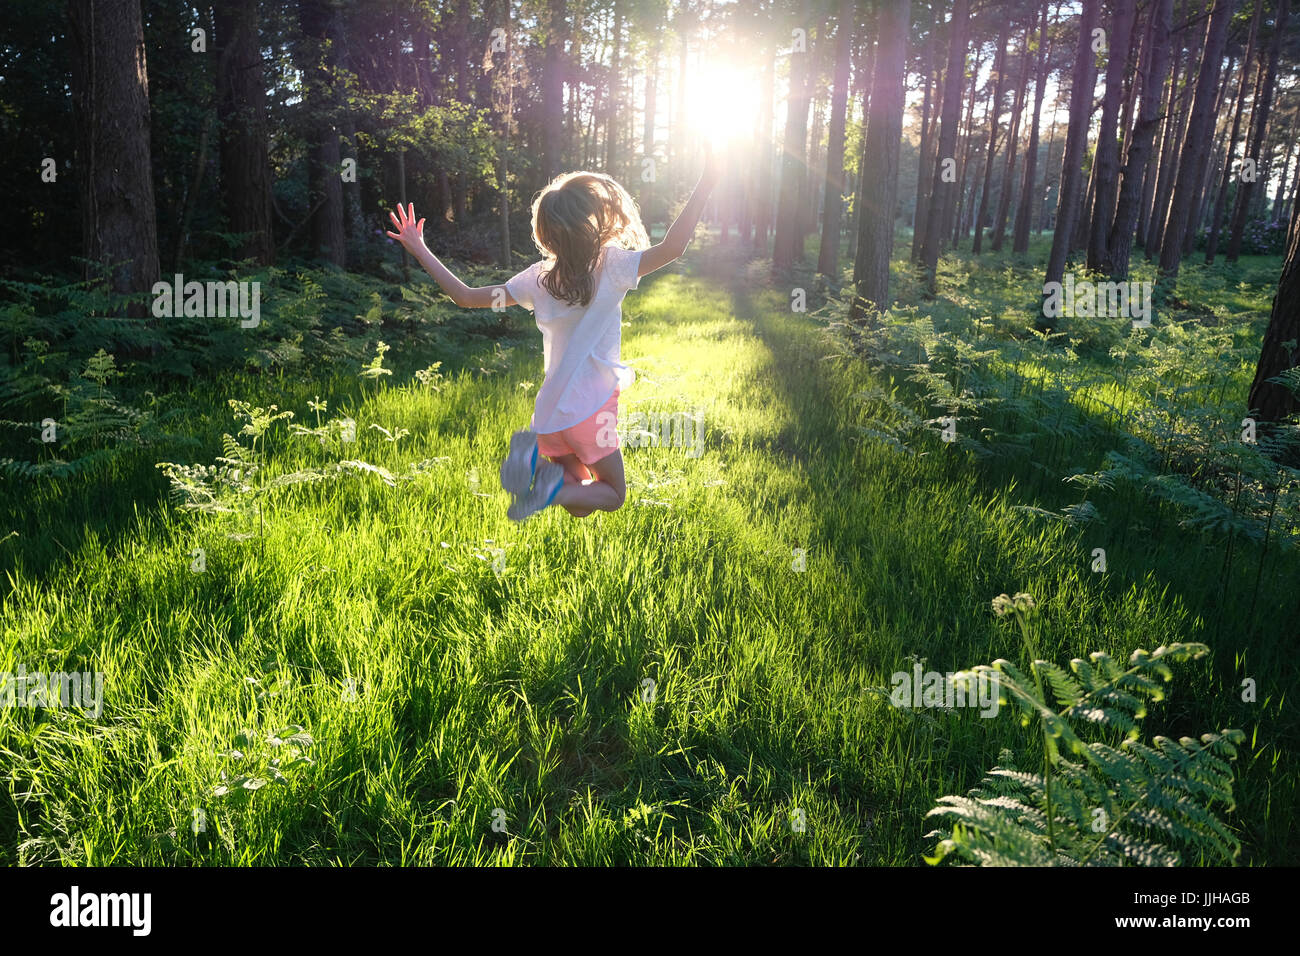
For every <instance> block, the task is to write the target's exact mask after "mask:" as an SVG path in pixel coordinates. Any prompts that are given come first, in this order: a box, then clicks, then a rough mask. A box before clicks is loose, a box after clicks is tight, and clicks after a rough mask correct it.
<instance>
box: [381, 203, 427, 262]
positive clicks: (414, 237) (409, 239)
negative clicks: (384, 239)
mask: <svg viewBox="0 0 1300 956" xmlns="http://www.w3.org/2000/svg"><path fill="white" fill-rule="evenodd" d="M388 218H389V219H391V220H393V225H395V226H396V227H397V232H390V233H389V234H388V235H389V236H391V237H392V238H394V239H396V240H397V241H398V242H400V243H401V244H402V245H403V246H405V247H406V251H407V252H414V251H415V250H416V249H418V248H420V246H422V245H424V220H423V219H421V220H420V221H419V222H416V221H415V203H407V206H406V208H405V209H403V208H402V204H401V203H398V204H397V212H395V213H392V212H390V213H389V214H388Z"/></svg>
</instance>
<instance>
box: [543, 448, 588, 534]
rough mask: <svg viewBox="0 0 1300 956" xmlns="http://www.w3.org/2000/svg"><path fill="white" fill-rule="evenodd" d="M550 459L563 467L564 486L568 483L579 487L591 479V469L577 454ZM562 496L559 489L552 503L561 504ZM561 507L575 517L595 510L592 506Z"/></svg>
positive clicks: (583, 515) (585, 515)
mask: <svg viewBox="0 0 1300 956" xmlns="http://www.w3.org/2000/svg"><path fill="white" fill-rule="evenodd" d="M547 457H550V456H547ZM551 461H553V462H555V463H556V464H557V465H561V466H563V467H564V485H565V487H566V488H567V487H569V486H570V485H577V486H579V487H581V486H582V484H583V483H584V482H588V481H591V480H592V475H591V470H590V469H588V468H587V466H586V465H584V464H583V463H582V461H581V459H579V458H578V456H577V455H573V454H569V455H561V456H559V457H558V458H551ZM563 497H564V491H563V490H561V491H560V492H559V493H558V494H557V495H556V496H555V502H554V503H555V504H562V499H563ZM563 507H564V510H565V511H567V512H568V513H569V514H571V515H573V516H574V517H575V518H585V517H587V515H589V514H591V513H592V511H594V510H595V509H594V508H588V507H582V506H579V505H563Z"/></svg>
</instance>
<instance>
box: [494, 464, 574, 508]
mask: <svg viewBox="0 0 1300 956" xmlns="http://www.w3.org/2000/svg"><path fill="white" fill-rule="evenodd" d="M553 477H555V478H558V481H556V482H555V484H551V483H550V482H551V479H552V478H553ZM543 482H545V483H546V484H545V485H543ZM563 486H564V469H563V468H562V467H561V466H559V465H557V464H555V463H554V462H549V461H548V462H546V463H545V464H543V465H542V466H541V467H540V468H538V469H537V481H536V483H535V484H534V485H533V487H532V488H531V489H529V491H528V492H527V493H526V494H523V495H520V496H519V497H517V498H515V500H514V501H513V502H511V504H510V507H509V508H507V509H506V517H507V518H509V519H510V520H511V521H524V520H526V519H528V518H530V517H532V516H533V515H535V514H537V513H538V512H539V511H545V510H546V507H547V505H549V504H550V503H551V500H552V499H553V498H554V497H555V494H556V493H557V492H558V491H559V489H560V488H562V487H563ZM543 487H545V488H548V489H549V490H548V491H546V492H543V490H542V489H543Z"/></svg>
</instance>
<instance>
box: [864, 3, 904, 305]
mask: <svg viewBox="0 0 1300 956" xmlns="http://www.w3.org/2000/svg"><path fill="white" fill-rule="evenodd" d="M877 23H878V33H877V36H878V37H879V46H880V50H879V52H878V53H877V55H876V70H875V81H874V82H873V83H872V85H871V86H872V95H871V103H870V107H869V109H870V112H869V115H868V116H867V118H866V122H867V131H866V135H865V136H864V137H863V143H862V163H861V166H862V169H864V170H867V169H870V170H871V171H872V175H873V177H874V180H873V186H872V189H871V190H870V192H869V193H868V194H867V195H864V196H863V197H862V198H863V206H862V216H861V219H860V220H859V224H858V230H859V235H858V250H857V258H856V260H855V261H854V264H853V284H854V287H855V289H856V292H857V294H856V295H855V296H854V299H853V310H852V311H853V314H854V315H856V314H857V313H858V312H859V310H860V309H861V308H862V304H863V303H866V304H867V305H869V306H870V307H871V308H872V309H874V310H876V311H877V312H883V311H884V310H885V309H887V308H888V307H889V260H890V257H891V255H892V253H893V248H894V220H895V218H896V213H897V210H896V208H895V207H896V205H897V201H898V156H899V145H900V140H901V138H902V135H903V102H904V85H905V81H906V78H907V34H908V27H909V25H910V23H911V0H892V2H889V3H885V4H882V5H881V7H880V12H879V15H878V19H877Z"/></svg>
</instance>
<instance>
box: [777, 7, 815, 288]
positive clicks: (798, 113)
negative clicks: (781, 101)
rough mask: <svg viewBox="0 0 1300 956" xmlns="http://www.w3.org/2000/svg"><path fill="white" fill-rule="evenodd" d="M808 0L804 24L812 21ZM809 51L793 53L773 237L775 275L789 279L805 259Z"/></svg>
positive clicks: (795, 51) (804, 8) (802, 20)
mask: <svg viewBox="0 0 1300 956" xmlns="http://www.w3.org/2000/svg"><path fill="white" fill-rule="evenodd" d="M809 12H810V7H809V3H808V0H804V3H803V16H802V17H801V18H800V21H799V22H801V23H807V22H808V20H809ZM809 55H810V53H809V51H807V50H805V51H802V52H801V51H797V50H794V51H792V52H791V53H790V96H789V98H788V99H787V100H786V114H785V136H784V139H783V148H782V150H781V184H780V193H779V195H778V197H777V207H776V234H775V236H774V237H773V239H772V274H773V276H774V277H781V278H786V277H788V276H789V275H790V273H791V271H792V270H793V269H794V264H795V263H796V262H798V261H799V260H801V259H802V258H803V236H802V235H801V234H800V225H799V208H798V207H799V190H800V184H801V182H802V177H803V172H804V170H803V166H804V147H805V145H806V141H807V139H808V93H809V90H808V76H809V73H810V70H809V64H808V57H809Z"/></svg>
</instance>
